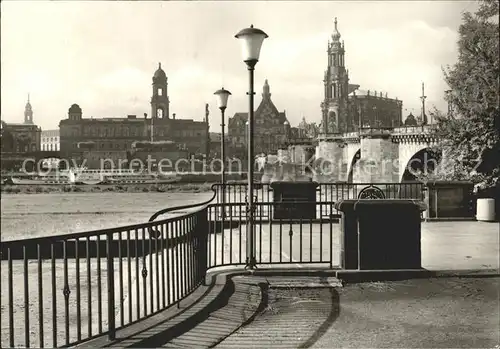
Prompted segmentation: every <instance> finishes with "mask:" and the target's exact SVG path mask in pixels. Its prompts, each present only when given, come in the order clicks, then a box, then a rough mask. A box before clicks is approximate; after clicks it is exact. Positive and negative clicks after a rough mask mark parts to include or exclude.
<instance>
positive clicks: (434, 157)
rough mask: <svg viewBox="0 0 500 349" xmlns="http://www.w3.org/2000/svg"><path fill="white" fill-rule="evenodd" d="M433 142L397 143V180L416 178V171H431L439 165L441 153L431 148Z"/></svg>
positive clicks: (405, 180) (403, 180)
mask: <svg viewBox="0 0 500 349" xmlns="http://www.w3.org/2000/svg"><path fill="white" fill-rule="evenodd" d="M434 145H435V144H434V143H430V142H429V143H412V144H400V145H399V175H398V177H399V182H412V181H415V180H416V177H415V173H416V172H417V171H419V170H420V171H427V172H433V171H434V170H436V167H437V166H439V164H440V163H441V159H442V154H440V153H439V152H436V151H435V150H434V149H433V146H434Z"/></svg>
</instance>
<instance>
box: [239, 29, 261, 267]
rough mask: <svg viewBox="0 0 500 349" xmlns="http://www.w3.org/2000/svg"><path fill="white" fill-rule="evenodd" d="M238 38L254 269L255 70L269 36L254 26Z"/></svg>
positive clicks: (249, 248)
mask: <svg viewBox="0 0 500 349" xmlns="http://www.w3.org/2000/svg"><path fill="white" fill-rule="evenodd" d="M235 37H236V38H237V39H241V48H242V54H243V61H244V62H245V63H246V64H247V68H248V73H249V78H250V79H249V80H250V81H249V82H250V84H249V87H250V90H249V92H248V101H249V108H248V195H247V197H248V199H247V200H248V207H247V211H248V217H247V261H246V267H247V268H249V269H254V268H255V267H256V264H257V263H256V257H255V255H256V251H255V234H254V225H253V219H254V198H253V170H254V168H253V165H254V149H253V137H254V136H253V128H254V115H253V113H254V110H253V108H254V107H253V96H254V94H255V92H254V70H255V65H256V64H257V62H258V61H259V55H260V49H261V47H262V43H263V42H264V39H265V38H267V37H268V35H267V34H266V33H264V32H263V31H262V30H260V29H257V28H254V27H253V25H251V26H250V28H245V29H243V30H241V31H240V32H239V33H238V34H236V35H235Z"/></svg>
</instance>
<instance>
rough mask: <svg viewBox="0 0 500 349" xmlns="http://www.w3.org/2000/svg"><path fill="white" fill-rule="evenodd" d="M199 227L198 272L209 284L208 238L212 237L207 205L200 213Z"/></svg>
mask: <svg viewBox="0 0 500 349" xmlns="http://www.w3.org/2000/svg"><path fill="white" fill-rule="evenodd" d="M197 225H198V226H197V227H196V234H197V235H198V237H197V239H198V244H199V245H198V249H197V250H198V251H197V253H198V256H199V258H198V265H197V268H198V272H199V275H200V280H201V282H202V284H203V285H206V284H207V280H206V277H207V264H208V263H207V255H208V253H210V251H208V243H207V242H208V239H209V238H210V237H209V236H208V233H209V229H208V208H207V207H205V209H203V210H201V211H200V212H199V213H198V222H197Z"/></svg>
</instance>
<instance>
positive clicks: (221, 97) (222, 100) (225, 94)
mask: <svg viewBox="0 0 500 349" xmlns="http://www.w3.org/2000/svg"><path fill="white" fill-rule="evenodd" d="M214 95H216V96H217V106H218V107H219V109H220V113H221V121H222V123H221V124H220V125H221V127H222V131H221V141H220V157H221V166H222V168H221V182H222V190H221V194H222V200H221V204H222V220H223V221H222V227H223V229H224V216H225V214H226V207H225V204H226V190H225V189H226V165H225V164H226V155H225V138H226V137H225V136H224V126H225V124H224V112H225V111H226V108H227V100H228V98H229V96H230V95H231V92H229V91H228V90H225V89H224V87H223V88H221V89H220V90H218V91H216V92H215V93H214Z"/></svg>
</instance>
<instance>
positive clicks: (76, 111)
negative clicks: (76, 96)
mask: <svg viewBox="0 0 500 349" xmlns="http://www.w3.org/2000/svg"><path fill="white" fill-rule="evenodd" d="M82 115H83V113H82V108H80V106H79V105H78V104H72V105H71V107H70V108H69V109H68V119H69V120H74V121H78V120H81V119H82Z"/></svg>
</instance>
